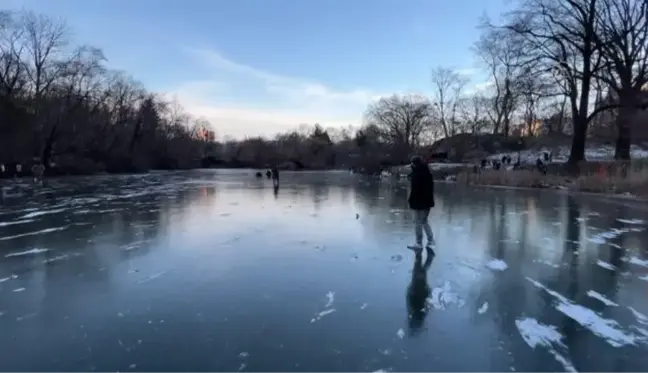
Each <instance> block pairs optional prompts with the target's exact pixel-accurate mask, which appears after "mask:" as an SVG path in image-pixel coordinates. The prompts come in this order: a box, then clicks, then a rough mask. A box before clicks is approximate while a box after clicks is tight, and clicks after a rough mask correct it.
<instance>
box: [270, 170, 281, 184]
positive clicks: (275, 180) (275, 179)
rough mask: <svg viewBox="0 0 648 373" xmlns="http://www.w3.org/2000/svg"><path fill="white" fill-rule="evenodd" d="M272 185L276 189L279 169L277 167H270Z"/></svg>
mask: <svg viewBox="0 0 648 373" xmlns="http://www.w3.org/2000/svg"><path fill="white" fill-rule="evenodd" d="M271 173H272V185H273V186H274V187H275V188H277V187H279V169H278V168H277V166H273V167H272V172H271Z"/></svg>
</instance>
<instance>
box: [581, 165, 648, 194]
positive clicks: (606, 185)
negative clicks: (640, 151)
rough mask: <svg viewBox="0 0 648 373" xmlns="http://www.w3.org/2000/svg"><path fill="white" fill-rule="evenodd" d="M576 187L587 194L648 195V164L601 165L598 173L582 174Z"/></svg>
mask: <svg viewBox="0 0 648 373" xmlns="http://www.w3.org/2000/svg"><path fill="white" fill-rule="evenodd" d="M575 186H576V188H578V189H579V190H582V191H586V192H597V193H631V194H635V195H646V194H648V162H646V161H645V160H637V161H631V162H628V161H619V162H613V163H608V164H601V165H599V167H598V169H597V170H596V171H594V172H588V173H583V174H581V176H579V177H578V178H577V179H576V181H575Z"/></svg>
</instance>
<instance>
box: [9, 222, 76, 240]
mask: <svg viewBox="0 0 648 373" xmlns="http://www.w3.org/2000/svg"><path fill="white" fill-rule="evenodd" d="M69 227H70V226H69V225H66V226H64V227H54V228H46V229H42V230H40V231H36V232H28V233H21V234H17V235H14V236H5V237H0V241H7V240H13V239H14V238H20V237H27V236H34V235H38V234H45V233H52V232H58V231H62V230H64V229H68V228H69Z"/></svg>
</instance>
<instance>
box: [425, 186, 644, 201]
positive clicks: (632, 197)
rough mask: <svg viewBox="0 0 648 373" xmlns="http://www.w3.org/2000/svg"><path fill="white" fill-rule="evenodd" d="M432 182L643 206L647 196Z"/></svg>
mask: <svg viewBox="0 0 648 373" xmlns="http://www.w3.org/2000/svg"><path fill="white" fill-rule="evenodd" d="M434 182H435V183H437V182H438V183H443V184H458V185H462V186H472V187H483V188H492V189H508V190H528V191H531V190H536V191H543V192H553V193H558V194H573V195H578V196H586V197H598V198H604V199H609V200H612V201H615V202H639V203H641V204H642V205H645V206H644V207H648V198H646V197H639V196H635V195H632V194H609V193H597V192H586V191H580V190H578V189H569V188H551V187H546V188H545V187H540V188H534V187H521V186H509V185H497V184H464V183H460V182H457V181H448V180H435V181H434Z"/></svg>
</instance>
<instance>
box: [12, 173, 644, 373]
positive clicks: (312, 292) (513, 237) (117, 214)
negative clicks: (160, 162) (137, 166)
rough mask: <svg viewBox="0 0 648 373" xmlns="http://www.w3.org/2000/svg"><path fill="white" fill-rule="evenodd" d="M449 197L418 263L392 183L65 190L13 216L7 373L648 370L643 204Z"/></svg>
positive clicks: (153, 179) (337, 176)
mask: <svg viewBox="0 0 648 373" xmlns="http://www.w3.org/2000/svg"><path fill="white" fill-rule="evenodd" d="M436 198H437V207H436V208H435V209H434V210H433V212H432V214H431V216H430V223H431V225H432V228H433V230H434V232H435V235H436V243H437V247H436V249H435V250H436V256H435V257H433V258H432V257H428V256H427V254H426V253H423V255H422V257H421V258H416V257H415V255H414V253H413V252H412V251H410V250H408V249H407V248H406V245H407V244H408V243H411V242H412V240H413V226H412V224H411V214H410V212H409V211H408V210H407V185H406V184H402V183H398V182H395V181H394V182H386V181H382V182H379V181H369V179H363V178H361V177H359V176H354V175H349V174H348V173H346V172H327V173H307V172H304V173H292V174H291V173H288V172H285V173H283V174H282V175H281V187H280V189H279V190H278V191H277V193H275V191H274V190H273V188H272V182H271V181H270V180H267V179H265V178H264V179H263V180H258V179H255V178H254V177H253V173H252V171H214V170H205V171H193V172H178V173H154V174H151V175H146V176H105V177H94V178H68V179H60V180H51V181H50V182H49V183H48V185H47V187H42V188H36V189H35V190H33V191H32V192H30V193H28V195H26V196H24V197H22V198H11V199H7V200H2V201H0V202H1V203H2V205H0V346H2V349H1V350H0V370H2V371H10V370H11V371H93V370H97V371H237V370H241V371H377V370H384V371H438V370H444V371H471V370H487V371H489V370H490V371H493V370H495V371H565V370H571V371H573V370H579V371H640V370H645V369H646V367H648V297H647V294H648V253H647V250H648V249H647V248H648V232H647V231H646V228H647V225H646V220H648V213H647V210H646V209H645V208H644V207H642V206H633V205H632V204H627V203H626V204H621V203H619V202H612V201H606V200H600V199H596V198H592V197H583V196H580V197H575V196H574V197H571V196H567V195H560V194H555V193H553V192H551V191H520V190H502V189H488V188H484V189H477V188H474V189H469V188H462V187H458V186H455V185H451V184H438V185H437V197H436ZM635 205H636V204H635ZM419 259H420V260H419ZM426 268H427V272H426ZM413 270H414V271H413ZM413 272H414V275H415V276H413ZM426 274H427V282H426Z"/></svg>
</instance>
